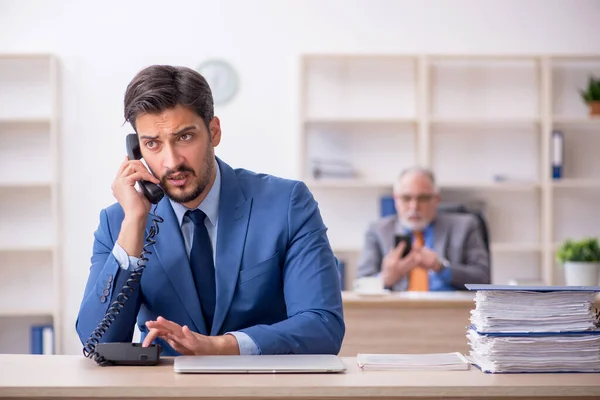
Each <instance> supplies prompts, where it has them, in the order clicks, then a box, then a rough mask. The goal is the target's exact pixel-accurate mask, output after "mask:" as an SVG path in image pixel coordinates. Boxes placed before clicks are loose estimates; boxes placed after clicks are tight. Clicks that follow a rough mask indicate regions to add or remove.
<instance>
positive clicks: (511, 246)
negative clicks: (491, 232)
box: [490, 243, 543, 253]
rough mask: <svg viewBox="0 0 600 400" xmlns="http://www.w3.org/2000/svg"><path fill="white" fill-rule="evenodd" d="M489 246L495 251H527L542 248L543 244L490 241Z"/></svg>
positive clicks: (540, 249)
mask: <svg viewBox="0 0 600 400" xmlns="http://www.w3.org/2000/svg"><path fill="white" fill-rule="evenodd" d="M490 248H491V249H490V250H491V251H492V252H495V253H529V252H536V251H542V250H543V246H542V245H540V244H538V243H492V244H491V246H490Z"/></svg>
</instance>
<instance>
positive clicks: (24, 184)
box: [0, 180, 54, 189]
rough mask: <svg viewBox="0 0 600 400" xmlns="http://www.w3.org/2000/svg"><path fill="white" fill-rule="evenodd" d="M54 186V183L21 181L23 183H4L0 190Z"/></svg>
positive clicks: (0, 185) (1, 183) (0, 182)
mask: <svg viewBox="0 0 600 400" xmlns="http://www.w3.org/2000/svg"><path fill="white" fill-rule="evenodd" d="M53 185H54V182H52V181H38V182H35V181H26V180H25V181H21V182H2V181H0V188H10V189H12V188H51V187H52V186H53Z"/></svg>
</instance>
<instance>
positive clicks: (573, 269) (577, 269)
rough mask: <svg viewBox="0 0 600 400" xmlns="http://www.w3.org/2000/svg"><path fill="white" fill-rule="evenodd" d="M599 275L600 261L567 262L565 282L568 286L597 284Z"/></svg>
mask: <svg viewBox="0 0 600 400" xmlns="http://www.w3.org/2000/svg"><path fill="white" fill-rule="evenodd" d="M599 276H600V263H599V262H579V261H567V262H565V284H566V285H567V286H597V285H598V284H599V283H598V278H599Z"/></svg>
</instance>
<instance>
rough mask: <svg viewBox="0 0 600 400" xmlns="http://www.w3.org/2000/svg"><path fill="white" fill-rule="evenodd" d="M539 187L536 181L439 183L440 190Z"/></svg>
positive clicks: (528, 188) (526, 189) (525, 188)
mask: <svg viewBox="0 0 600 400" xmlns="http://www.w3.org/2000/svg"><path fill="white" fill-rule="evenodd" d="M539 187H540V184H539V183H536V182H489V183H486V182H482V183H441V184H439V188H440V189H442V190H505V191H528V190H534V189H537V188H539Z"/></svg>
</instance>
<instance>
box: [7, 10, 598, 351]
mask: <svg viewBox="0 0 600 400" xmlns="http://www.w3.org/2000/svg"><path fill="white" fill-rule="evenodd" d="M599 17H600V2H599V1H594V0H581V1H575V0H563V1H559V0H550V1H549V0H503V1H500V0H498V1H482V0H457V1H441V0H439V1H418V0H414V1H408V0H406V1H391V0H388V1H385V0H363V1H360V0H344V1H342V0H339V1H326V0H310V1H281V0H253V1H241V0H240V1H191V0H190V1H177V0H170V1H168V2H165V1H157V0H153V1H148V0H145V1H128V2H123V1H116V0H113V1H103V2H91V1H32V0H29V1H27V0H25V1H24V0H14V1H10V0H9V1H7V0H0V52H51V53H55V54H57V56H58V57H59V59H60V64H61V80H62V84H61V90H62V94H61V95H62V104H61V105H62V112H61V135H62V138H61V146H60V147H61V151H62V154H63V158H62V166H61V170H62V173H61V177H62V182H63V186H62V212H63V237H62V244H63V246H64V247H63V248H64V250H63V261H64V296H63V302H64V306H65V309H64V324H65V326H64V329H65V336H64V343H63V346H64V349H65V352H67V353H73V354H80V352H81V345H80V343H79V340H78V338H77V336H76V334H75V331H74V322H75V316H76V313H77V309H78V307H79V302H80V300H81V295H82V292H83V287H84V285H85V281H86V278H87V271H88V267H89V257H90V254H91V244H92V235H93V232H94V230H95V228H96V225H97V222H98V212H99V210H100V209H101V208H102V207H105V206H107V205H109V204H110V203H111V202H112V201H113V198H112V195H111V190H110V184H111V181H112V179H113V177H114V174H115V173H116V170H117V167H118V165H119V163H120V162H121V160H122V157H123V156H124V148H123V141H124V134H125V133H126V132H128V127H126V126H125V127H122V126H121V124H122V122H123V117H122V99H123V93H124V90H125V86H126V85H127V83H128V82H129V80H130V79H131V78H132V77H133V75H134V74H135V73H136V72H137V71H138V70H139V69H141V68H143V67H145V66H147V65H149V64H155V63H168V64H179V65H187V66H190V67H194V66H196V65H198V64H199V63H200V62H201V61H203V60H204V59H205V58H208V57H222V58H226V59H228V60H230V61H231V62H233V64H234V65H235V66H236V67H237V68H238V70H239V73H240V75H241V84H242V87H241V92H240V93H239V96H238V97H237V98H236V99H235V101H234V102H233V103H232V104H230V105H227V106H226V107H223V108H220V109H217V115H219V116H220V118H221V121H222V127H223V141H222V143H221V145H220V146H219V148H218V151H217V154H218V155H219V156H220V157H222V158H223V159H224V160H226V161H227V162H229V163H230V164H231V165H233V166H235V167H239V166H243V167H246V168H250V169H254V170H260V171H263V172H269V173H274V174H278V175H282V176H285V177H298V176H299V171H298V165H299V163H298V159H297V150H296V147H297V142H298V132H299V123H298V99H299V93H298V79H297V77H298V73H299V71H298V65H299V64H298V56H299V55H300V54H302V53H319V52H360V53H437V52H439V53H479V52H482V53H528V52H533V53H580V52H581V53H600V41H598V40H597V38H598V37H600V24H598V20H599Z"/></svg>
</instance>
